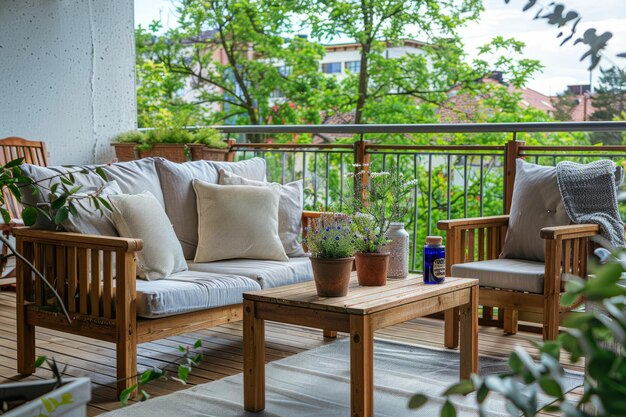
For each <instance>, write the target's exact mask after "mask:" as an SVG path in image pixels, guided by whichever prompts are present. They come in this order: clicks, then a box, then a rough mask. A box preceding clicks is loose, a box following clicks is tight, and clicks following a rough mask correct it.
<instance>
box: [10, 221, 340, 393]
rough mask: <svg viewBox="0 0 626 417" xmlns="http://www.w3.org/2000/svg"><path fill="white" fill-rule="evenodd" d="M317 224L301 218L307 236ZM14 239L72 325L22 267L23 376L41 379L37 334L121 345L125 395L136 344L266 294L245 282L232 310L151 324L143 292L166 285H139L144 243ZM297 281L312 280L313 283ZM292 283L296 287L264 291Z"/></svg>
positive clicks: (19, 235)
mask: <svg viewBox="0 0 626 417" xmlns="http://www.w3.org/2000/svg"><path fill="white" fill-rule="evenodd" d="M315 217H319V213H316V212H306V211H305V212H303V213H302V219H303V221H302V225H303V226H302V227H303V233H304V228H305V227H306V226H308V225H309V222H310V221H311V220H312V219H313V218H315ZM170 219H171V217H170ZM14 233H15V237H16V245H17V250H18V251H19V252H20V253H21V254H23V255H24V257H25V258H26V259H28V260H29V261H30V262H31V263H32V264H33V265H34V266H35V267H36V268H37V269H38V270H39V271H41V272H42V273H43V274H44V275H45V277H46V279H47V280H48V282H50V283H51V284H52V285H53V286H54V288H55V289H56V291H57V292H58V293H59V294H60V296H61V298H62V300H63V303H64V305H65V306H66V307H67V310H68V312H69V315H70V317H71V323H68V321H67V319H66V317H65V316H64V315H63V314H62V313H61V311H60V310H59V308H58V305H57V304H56V303H55V301H54V298H53V297H52V293H51V291H50V290H48V289H47V288H46V287H45V286H44V285H43V283H42V282H41V280H39V279H36V277H35V275H34V274H33V272H32V270H31V269H30V268H29V267H28V266H27V265H26V264H25V263H23V262H18V268H17V289H16V291H17V343H18V349H17V356H18V358H17V359H18V361H17V368H18V372H19V373H20V374H25V375H28V374H31V373H33V372H34V371H35V365H34V364H35V329H36V327H38V326H39V327H46V328H50V329H54V330H59V331H63V332H68V333H73V334H77V335H81V336H86V337H91V338H94V339H98V340H103V341H107V342H112V343H115V344H116V346H117V349H116V350H117V378H118V381H117V389H118V392H121V391H122V390H124V389H126V388H128V387H130V386H132V385H133V384H135V383H136V382H137V377H136V375H137V344H139V343H144V342H149V341H152V340H156V339H161V338H165V337H168V336H172V335H177V334H181V333H187V332H192V331H195V330H199V329H204V328H209V327H212V326H217V325H220V324H224V323H229V322H233V321H238V320H241V319H242V304H241V293H242V292H243V291H246V290H258V289H260V288H262V287H266V285H265V284H264V283H262V282H260V283H258V284H257V283H256V282H255V281H254V280H253V279H248V280H247V281H246V279H244V278H245V277H242V278H241V280H238V281H237V282H239V283H241V282H242V281H244V282H245V283H247V284H248V285H247V286H245V285H244V286H243V287H242V286H241V285H240V286H239V287H237V288H234V289H233V291H232V292H231V294H230V297H231V300H233V302H231V303H229V304H227V305H220V306H217V307H213V308H205V309H199V310H196V311H189V312H184V313H181V314H168V315H164V316H156V317H145V314H144V316H142V315H141V314H138V313H139V310H141V308H139V309H138V307H141V306H142V305H143V304H142V303H141V291H138V288H139V289H140V290H141V288H142V287H145V286H146V285H154V283H157V284H158V283H160V282H161V281H144V280H140V279H137V273H136V271H137V265H136V261H135V255H136V254H137V253H138V252H139V251H141V250H142V248H143V245H144V242H142V241H141V240H139V239H128V238H123V237H114V236H101V235H87V234H80V233H69V232H58V231H49V230H37V229H31V228H18V229H16V230H15V232H14ZM268 262H275V263H276V261H268ZM290 262H291V260H290ZM298 262H306V267H307V268H310V266H309V265H308V264H309V262H308V259H307V258H299V259H298ZM302 265H304V264H302ZM301 268H302V267H301ZM192 272H194V271H190V273H192ZM200 273H202V272H200ZM300 275H302V274H300ZM298 279H300V280H302V279H312V275H311V276H310V277H302V276H300V277H299V278H298ZM288 283H291V282H288V281H285V282H278V283H266V284H267V286H276V285H283V284H288ZM233 294H234V295H233ZM237 296H238V298H237ZM235 299H237V301H234V300H235ZM333 333H334V332H330V331H328V332H325V335H326V336H331V337H332V336H333Z"/></svg>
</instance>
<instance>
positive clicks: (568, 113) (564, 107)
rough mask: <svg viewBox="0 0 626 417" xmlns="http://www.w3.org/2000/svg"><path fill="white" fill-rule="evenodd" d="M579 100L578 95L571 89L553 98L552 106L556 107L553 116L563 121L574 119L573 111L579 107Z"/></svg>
mask: <svg viewBox="0 0 626 417" xmlns="http://www.w3.org/2000/svg"><path fill="white" fill-rule="evenodd" d="M578 100H579V99H578V98H577V97H576V95H575V94H574V93H572V92H571V91H566V92H565V93H563V94H559V95H557V96H556V97H554V98H553V99H552V100H551V101H552V106H553V107H554V114H553V115H552V116H553V117H554V118H555V119H556V120H560V121H562V122H570V121H572V113H573V112H574V109H576V107H578V103H579V102H578Z"/></svg>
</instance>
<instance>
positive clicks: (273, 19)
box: [146, 0, 334, 124]
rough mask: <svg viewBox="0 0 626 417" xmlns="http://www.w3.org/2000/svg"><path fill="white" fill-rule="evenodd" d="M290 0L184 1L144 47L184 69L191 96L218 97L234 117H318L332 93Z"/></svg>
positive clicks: (223, 113)
mask: <svg viewBox="0 0 626 417" xmlns="http://www.w3.org/2000/svg"><path fill="white" fill-rule="evenodd" d="M291 6H292V4H291V2H271V1H240V0H224V1H211V2H199V1H195V0H183V1H181V2H180V3H179V4H178V6H177V9H176V10H177V14H178V24H179V26H178V27H177V28H174V29H170V30H168V31H167V32H166V33H165V34H163V35H160V36H159V35H157V33H156V31H154V30H153V31H152V36H153V38H152V41H151V42H149V43H147V45H146V50H147V51H148V53H149V54H150V55H151V56H152V57H153V60H154V61H155V62H158V63H163V65H164V66H165V68H167V70H168V71H169V73H172V74H179V75H182V76H184V79H186V80H189V84H190V87H191V88H192V90H193V93H194V94H195V97H196V103H197V104H200V103H203V104H208V105H214V106H215V105H216V103H217V104H219V106H218V108H216V110H218V112H219V113H220V114H219V118H220V119H222V120H230V121H234V122H236V123H246V124H268V123H316V122H318V121H319V120H320V112H321V110H322V109H323V108H324V107H325V106H326V101H327V100H329V99H332V98H333V96H332V95H329V94H327V91H328V90H329V89H332V84H333V82H334V80H333V79H328V78H326V77H323V76H322V75H321V73H320V72H319V68H318V62H319V60H320V59H321V58H322V56H323V55H324V48H323V47H322V46H321V45H319V44H317V43H314V42H310V41H308V40H307V39H305V38H302V37H297V36H295V37H287V34H290V33H292V28H291V25H292V19H293V12H292V9H291Z"/></svg>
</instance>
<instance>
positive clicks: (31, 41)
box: [0, 0, 137, 165]
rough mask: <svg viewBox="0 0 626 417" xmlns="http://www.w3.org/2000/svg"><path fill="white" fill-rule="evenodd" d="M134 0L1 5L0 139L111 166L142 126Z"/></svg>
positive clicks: (34, 0) (37, 0)
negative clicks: (116, 141) (124, 140)
mask: <svg viewBox="0 0 626 417" xmlns="http://www.w3.org/2000/svg"><path fill="white" fill-rule="evenodd" d="M134 42H135V41H134V12H133V0H107V1H98V0H45V1H41V0H0V138H2V137H6V136H21V137H24V138H26V139H33V140H43V141H45V142H46V144H47V147H48V150H49V152H50V163H51V164H54V165H58V164H85V163H93V162H98V163H100V162H109V161H110V160H111V159H112V158H113V157H114V152H113V150H112V148H111V146H110V142H111V138H112V137H113V136H115V134H117V133H119V132H123V131H127V130H131V129H134V128H135V127H136V125H137V109H136V98H135V43H134Z"/></svg>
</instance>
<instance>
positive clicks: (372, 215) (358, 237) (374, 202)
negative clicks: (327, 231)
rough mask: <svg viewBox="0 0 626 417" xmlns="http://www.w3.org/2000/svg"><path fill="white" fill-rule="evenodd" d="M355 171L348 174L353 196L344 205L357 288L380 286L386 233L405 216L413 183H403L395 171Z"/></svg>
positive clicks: (386, 262)
mask: <svg viewBox="0 0 626 417" xmlns="http://www.w3.org/2000/svg"><path fill="white" fill-rule="evenodd" d="M359 167H360V168H362V169H361V170H360V171H358V172H356V173H355V174H352V177H353V178H354V195H353V196H352V197H351V198H349V199H348V201H346V205H347V207H348V209H349V210H350V211H351V212H352V230H353V232H354V237H355V247H356V253H355V258H356V271H357V277H358V280H359V285H363V286H381V285H385V284H386V283H387V268H388V266H389V251H387V250H385V249H386V248H385V246H386V245H387V243H389V239H388V238H387V235H386V233H387V231H388V230H389V227H390V226H391V223H393V222H398V221H401V220H402V219H403V218H404V216H405V215H406V214H407V213H408V212H409V208H410V207H411V201H412V198H411V197H412V191H413V185H414V181H406V180H405V178H404V175H403V174H402V173H401V172H400V171H398V170H396V169H392V170H390V171H388V172H369V171H368V168H369V167H368V166H357V168H359ZM366 179H367V180H366Z"/></svg>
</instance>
